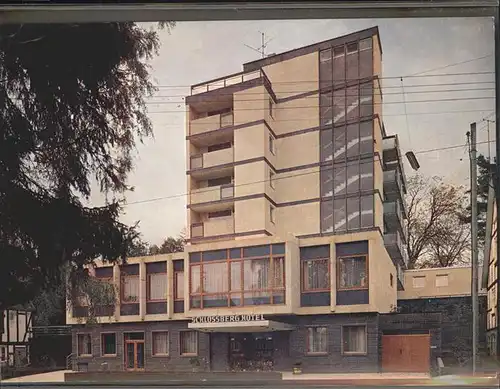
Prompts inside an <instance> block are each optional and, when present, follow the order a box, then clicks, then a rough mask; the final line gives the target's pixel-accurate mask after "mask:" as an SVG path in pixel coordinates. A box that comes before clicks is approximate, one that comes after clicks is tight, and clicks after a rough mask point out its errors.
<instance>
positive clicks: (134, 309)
mask: <svg viewBox="0 0 500 389" xmlns="http://www.w3.org/2000/svg"><path fill="white" fill-rule="evenodd" d="M138 314H139V304H121V305H120V315H122V316H130V315H138Z"/></svg>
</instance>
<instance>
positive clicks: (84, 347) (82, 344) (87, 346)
mask: <svg viewBox="0 0 500 389" xmlns="http://www.w3.org/2000/svg"><path fill="white" fill-rule="evenodd" d="M77 344H78V355H79V356H85V355H92V335H91V334H78V335H77Z"/></svg>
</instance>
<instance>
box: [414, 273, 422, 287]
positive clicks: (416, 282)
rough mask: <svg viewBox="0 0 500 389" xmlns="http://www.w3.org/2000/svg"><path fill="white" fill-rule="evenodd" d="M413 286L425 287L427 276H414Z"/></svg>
mask: <svg viewBox="0 0 500 389" xmlns="http://www.w3.org/2000/svg"><path fill="white" fill-rule="evenodd" d="M413 287H414V288H423V287H425V276H417V277H413Z"/></svg>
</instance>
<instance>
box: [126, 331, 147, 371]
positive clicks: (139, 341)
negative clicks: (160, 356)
mask: <svg viewBox="0 0 500 389" xmlns="http://www.w3.org/2000/svg"><path fill="white" fill-rule="evenodd" d="M125 369H126V370H131V371H134V370H144V333H143V332H132V333H125Z"/></svg>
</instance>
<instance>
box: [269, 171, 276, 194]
mask: <svg viewBox="0 0 500 389" xmlns="http://www.w3.org/2000/svg"><path fill="white" fill-rule="evenodd" d="M274 176H276V173H275V172H274V171H273V169H271V168H269V186H270V187H271V188H273V189H276V187H275V184H274V180H275V179H274Z"/></svg>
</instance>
